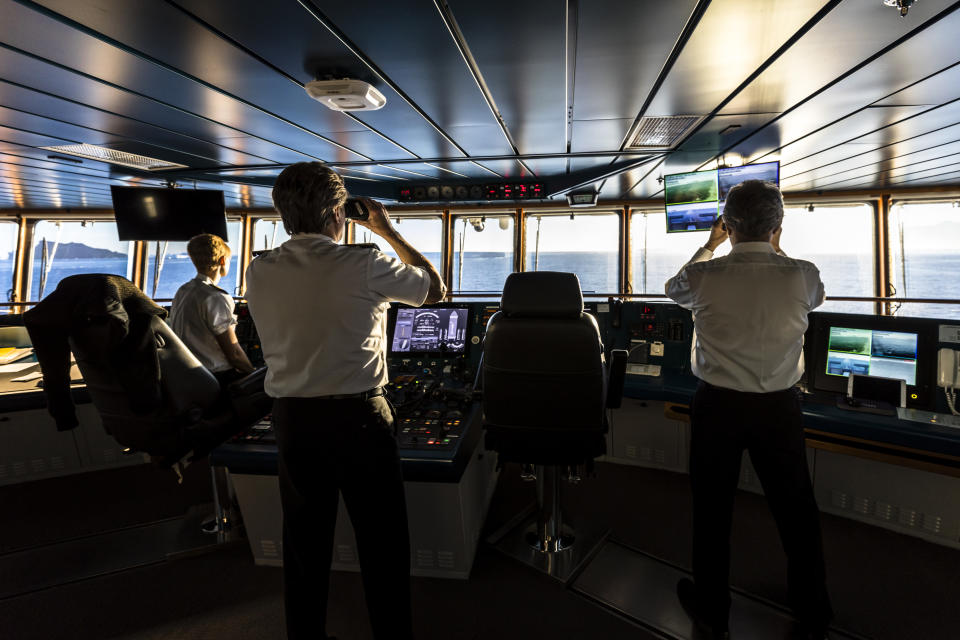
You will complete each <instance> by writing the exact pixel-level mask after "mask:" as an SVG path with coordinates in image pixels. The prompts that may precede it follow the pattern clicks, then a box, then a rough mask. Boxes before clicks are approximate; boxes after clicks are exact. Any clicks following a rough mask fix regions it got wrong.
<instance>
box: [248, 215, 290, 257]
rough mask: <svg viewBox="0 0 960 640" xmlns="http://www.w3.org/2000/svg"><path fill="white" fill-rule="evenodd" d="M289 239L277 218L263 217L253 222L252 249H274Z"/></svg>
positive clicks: (281, 222)
mask: <svg viewBox="0 0 960 640" xmlns="http://www.w3.org/2000/svg"><path fill="white" fill-rule="evenodd" d="M289 239H290V234H289V233H287V232H286V230H285V229H284V228H283V221H282V220H280V219H279V218H273V219H270V218H264V219H261V220H257V221H256V222H254V223H253V250H254V251H264V250H268V249H276V248H277V247H279V246H280V245H281V244H283V243H284V242H286V241H287V240H289Z"/></svg>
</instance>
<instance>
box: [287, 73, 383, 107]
mask: <svg viewBox="0 0 960 640" xmlns="http://www.w3.org/2000/svg"><path fill="white" fill-rule="evenodd" d="M304 88H305V89H306V90H307V95H308V96H310V97H311V98H313V99H314V100H316V101H317V102H319V103H320V104H322V105H323V106H325V107H327V108H328V109H333V110H334V111H375V110H377V109H382V108H383V106H384V105H385V104H387V99H386V98H385V97H384V96H383V94H382V93H380V92H379V91H377V89H376V87H374V86H373V85H371V84H368V83H366V82H364V81H363V80H350V79H347V78H345V79H343V80H314V81H312V82H308V83H307V84H306V86H305V87H304Z"/></svg>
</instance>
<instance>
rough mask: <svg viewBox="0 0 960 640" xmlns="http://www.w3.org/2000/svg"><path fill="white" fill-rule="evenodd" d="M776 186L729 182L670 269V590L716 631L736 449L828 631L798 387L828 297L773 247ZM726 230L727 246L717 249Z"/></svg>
mask: <svg viewBox="0 0 960 640" xmlns="http://www.w3.org/2000/svg"><path fill="white" fill-rule="evenodd" d="M782 220H783V197H782V196H781V194H780V190H779V189H778V188H777V187H776V185H774V184H772V183H769V182H763V181H760V180H747V181H745V182H743V183H742V184H739V185H737V186H735V187H733V188H732V189H731V190H730V192H729V193H728V194H727V199H726V205H725V209H724V212H723V215H722V216H721V217H719V218H718V219H717V221H716V222H715V223H714V225H713V227H712V228H711V230H710V238H709V239H708V241H707V244H706V245H705V246H704V247H703V248H701V249H699V250H698V251H697V253H696V254H695V255H694V256H693V258H692V259H691V260H690V262H688V263H687V264H686V265H685V266H684V267H683V268H682V269H681V270H680V272H679V273H678V274H677V275H676V276H674V277H673V278H671V279H670V280H668V281H667V283H666V293H667V295H668V296H669V297H670V298H672V299H673V300H674V301H675V302H676V303H677V304H679V305H680V306H681V307H684V308H686V309H690V310H691V311H692V312H693V322H694V336H693V347H692V353H691V368H692V370H693V373H694V375H696V376H697V377H698V378H700V381H701V382H700V385H699V387H698V389H697V392H696V395H695V396H694V400H693V405H692V412H691V430H692V438H691V443H690V483H691V488H692V492H693V577H694V580H693V581H692V582H691V581H690V580H686V579H684V580H681V581H680V583H679V584H678V585H677V594H678V596H679V598H680V601H681V603H682V604H683V605H684V608H685V609H686V610H687V612H688V613H689V614H690V615H691V617H692V618H693V620H694V621H695V622H696V623H697V624H698V626H701V627H703V628H705V630H706V631H707V632H708V633H710V634H712V637H714V638H726V637H728V618H729V614H730V592H729V584H728V581H729V573H730V527H731V520H732V515H733V499H734V495H735V493H736V488H737V483H738V481H739V477H740V461H741V458H742V456H743V451H744V450H747V451H749V453H750V460H751V462H752V463H753V466H754V468H755V469H756V471H757V476H758V477H759V479H760V482H761V484H762V485H763V490H764V493H765V494H766V497H767V502H768V504H769V506H770V510H771V512H772V513H773V516H774V519H775V520H776V523H777V528H778V531H779V533H780V539H781V541H782V543H783V548H784V550H785V551H786V554H787V560H788V585H789V588H788V591H789V601H790V605H791V607H792V608H793V610H794V612H795V614H796V616H797V620H798V621H799V623H800V625H801V629H802V631H803V633H804V634H805V635H804V637H806V638H810V639H816V640H820V639H822V638H826V637H827V636H826V633H827V626H828V624H829V622H830V618H831V617H832V615H833V612H832V609H831V607H830V600H829V597H828V595H827V589H826V578H825V569H824V561H823V547H822V542H821V537H820V522H819V518H820V516H819V511H818V509H817V504H816V501H815V499H814V496H813V488H812V486H811V483H810V475H809V472H808V470H807V458H806V447H805V444H804V436H803V426H802V424H801V419H802V413H801V408H800V398H799V395H798V392H797V390H796V389H795V388H794V385H795V384H796V383H797V382H798V381H799V380H800V377H801V376H802V375H803V369H804V363H803V335H804V332H805V331H806V329H807V314H808V313H809V312H810V311H811V310H812V309H814V308H816V307H818V306H819V305H821V304H822V303H823V301H824V290H823V283H822V282H821V280H820V272H819V271H818V270H817V268H816V267H815V266H814V265H813V264H812V263H810V262H806V261H804V260H796V259H793V258H788V257H787V256H786V255H785V254H784V253H783V252H782V251H781V250H780V233H781V222H782ZM728 238H729V240H730V244H731V245H732V247H731V249H730V254H729V255H727V256H723V257H720V258H715V259H711V258H713V252H714V251H715V250H716V249H717V248H718V247H719V246H720V245H721V244H723V242H724V241H726V240H727V239H728Z"/></svg>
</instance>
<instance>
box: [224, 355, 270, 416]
mask: <svg viewBox="0 0 960 640" xmlns="http://www.w3.org/2000/svg"><path fill="white" fill-rule="evenodd" d="M266 375H267V368H266V367H260V368H259V369H257V370H256V371H254V372H253V373H249V374H247V375H245V376H244V377H242V378H240V379H239V380H234V381H233V382H231V383H230V384H228V385H227V393H228V394H229V395H230V404H231V405H232V407H233V410H234V412H235V413H236V416H237V420H238V421H239V422H240V423H241V429H243V428H246V427H248V426H250V425H252V424H254V423H256V422H257V421H258V420H260V419H261V418H263V417H264V416H265V415H267V414H268V413H270V410H271V409H272V408H273V398H271V397H270V396H268V395H267V393H266V391H264V390H263V381H264V378H266Z"/></svg>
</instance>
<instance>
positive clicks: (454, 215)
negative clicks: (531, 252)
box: [444, 208, 522, 298]
mask: <svg viewBox="0 0 960 640" xmlns="http://www.w3.org/2000/svg"><path fill="white" fill-rule="evenodd" d="M446 214H447V215H448V216H449V218H450V238H449V240H446V239H445V240H446V241H445V243H444V244H445V246H446V245H449V247H450V275H449V280H448V281H447V283H446V284H447V291H448V292H449V293H448V295H450V296H451V297H453V296H456V297H469V298H482V297H485V296H489V295H493V294H497V295H499V293H498V292H496V291H485V292H482V293H477V292H474V293H469V292H468V293H463V292H461V291H460V290H459V289H456V288H455V287H454V283H453V279H454V277H455V275H456V268H455V266H454V261H455V260H456V253H457V247H456V246H455V241H456V227H457V222H458V221H459V220H461V219H463V218H483V217H496V218H510V222H511V224H512V225H513V226H512V234H511V235H512V236H513V242H512V243H511V247H510V250H511V251H512V252H513V256H512V260H511V273H516V272H517V271H519V270H520V267H521V265H522V260H521V259H520V256H519V247H518V242H517V238H518V228H519V226H520V224H519V219H520V210H519V209H501V208H492V209H489V210H487V209H481V210H477V211H469V210H465V209H450V210H449V211H447V212H446ZM445 258H446V257H445V256H444V263H446V259H445ZM446 279H447V278H445V280H446ZM500 293H502V290H501V292H500Z"/></svg>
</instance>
